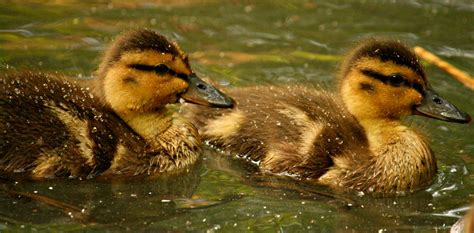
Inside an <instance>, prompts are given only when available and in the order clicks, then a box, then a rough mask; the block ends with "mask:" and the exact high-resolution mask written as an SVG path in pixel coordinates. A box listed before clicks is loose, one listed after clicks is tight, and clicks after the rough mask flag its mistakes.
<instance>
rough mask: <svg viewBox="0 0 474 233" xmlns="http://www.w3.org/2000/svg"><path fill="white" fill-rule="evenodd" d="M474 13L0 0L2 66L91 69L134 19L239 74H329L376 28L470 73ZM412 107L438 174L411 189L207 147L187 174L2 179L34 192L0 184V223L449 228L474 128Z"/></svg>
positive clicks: (464, 94)
mask: <svg viewBox="0 0 474 233" xmlns="http://www.w3.org/2000/svg"><path fill="white" fill-rule="evenodd" d="M32 2H37V3H32ZM53 2H54V3H53ZM473 22H474V3H473V2H472V1H471V0H452V1H449V0H431V1H428V0H418V1H408V0H407V1H395V0H392V1H368V0H366V1H329V0H325V1H296V0H294V1H238V0H235V1H218V0H215V1H213V0H209V1H194V0H179V1H150V2H145V1H143V2H135V1H133V0H130V1H126V2H122V1H112V3H90V1H88V2H87V3H83V2H82V1H81V2H79V1H78V2H74V1H5V0H3V1H0V68H2V69H4V68H5V67H7V66H12V67H15V68H18V69H33V70H42V71H51V72H55V71H58V72H61V73H67V74H69V75H73V76H82V77H87V76H90V75H91V73H92V72H93V70H94V69H95V67H96V66H97V64H98V61H99V60H98V59H99V56H100V53H101V51H103V50H104V48H105V46H106V45H107V43H108V42H109V41H110V40H111V39H112V38H113V37H114V36H116V35H117V34H119V33H120V32H121V31H122V30H124V29H127V28H130V27H138V26H140V27H149V28H152V29H155V30H157V31H159V32H161V33H163V34H165V35H166V36H168V37H170V38H173V39H174V40H176V41H178V42H179V44H180V45H181V46H182V47H183V49H184V50H185V51H187V52H188V53H189V55H190V57H191V63H192V66H193V68H194V69H195V70H196V72H197V73H198V74H200V75H201V76H207V77H211V78H212V79H214V80H217V81H219V82H221V83H224V84H226V83H228V84H229V85H231V86H243V85H255V84H265V83H281V82H288V83H293V82H309V83H314V84H317V83H323V85H324V86H331V85H332V84H331V80H332V78H333V74H334V72H335V69H336V67H337V62H338V61H339V60H340V54H341V53H343V51H344V50H345V49H346V48H348V47H350V45H351V44H352V43H353V42H354V41H356V40H358V39H360V38H364V37H369V36H390V37H396V38H399V39H401V40H403V41H405V42H407V43H408V44H410V45H421V46H423V47H425V48H427V49H429V50H431V51H433V52H435V53H436V54H438V55H440V56H441V57H443V58H444V59H446V60H447V61H449V62H450V63H452V64H454V65H456V66H457V67H459V68H461V69H464V70H466V71H467V72H469V73H471V74H474V43H473V42H474V23H473ZM427 73H428V75H429V79H430V81H431V83H432V85H433V86H434V88H435V89H436V90H437V91H438V92H439V93H440V94H442V95H443V96H445V97H446V98H447V99H450V100H451V101H452V102H453V103H455V104H456V105H457V106H458V107H460V108H461V109H464V110H466V111H467V112H468V113H470V114H471V115H474V107H473V106H474V92H473V91H470V90H469V89H467V88H465V87H463V86H462V85H461V84H459V83H457V82H456V81H454V80H453V79H452V78H451V77H450V76H448V75H446V74H445V73H443V72H441V71H439V70H438V69H437V68H435V67H433V66H428V67H427ZM408 121H409V122H413V124H415V125H417V126H418V127H419V128H421V129H422V130H423V131H425V132H426V134H428V135H429V138H430V140H431V144H432V148H433V150H434V151H435V152H436V155H437V158H438V166H439V174H438V176H437V178H436V179H435V181H434V183H433V184H432V185H431V186H430V187H429V188H428V189H426V190H424V191H420V192H417V193H414V194H412V195H409V196H407V197H399V198H370V197H358V196H350V195H349V196H345V197H340V198H334V197H324V196H322V195H319V194H318V192H324V193H330V191H329V190H325V189H324V188H323V187H304V186H300V185H295V184H294V182H291V181H285V180H284V181H278V182H277V181H274V178H270V177H259V176H258V175H256V174H254V173H252V172H251V171H249V170H250V169H246V168H244V167H245V166H243V164H241V163H240V162H239V161H232V160H229V159H225V158H223V157H221V156H220V155H219V154H216V153H215V152H212V151H208V152H206V153H205V155H204V159H203V161H202V163H200V164H198V165H197V166H196V167H195V168H193V169H192V170H191V171H190V172H189V174H188V175H186V176H181V177H168V178H163V179H160V180H131V181H120V182H119V181H115V182H98V181H93V180H87V181H79V180H68V181H64V180H53V181H48V182H36V183H35V182H24V181H21V182H16V183H12V182H7V183H6V184H2V185H3V187H7V188H8V189H9V190H13V191H14V192H23V193H29V194H35V195H36V196H35V197H36V199H30V198H26V197H24V196H25V195H23V198H18V197H17V196H18V195H15V194H14V193H12V192H10V193H9V194H7V193H5V192H0V231H50V230H53V231H91V232H103V231H107V230H110V231H125V230H130V231H151V232H165V231H178V232H181V231H209V232H219V231H222V232H228V231H256V232H261V231H263V232H276V231H280V232H301V231H312V232H348V231H351V230H352V231H353V232H374V231H379V230H387V231H389V232H393V231H402V232H405V231H408V232H411V231H414V232H435V231H438V232H446V231H448V229H449V227H450V225H451V224H453V223H454V222H455V221H456V220H457V218H458V217H459V215H461V214H462V211H459V209H460V208H462V207H464V206H467V205H468V203H469V202H470V199H472V198H473V195H474V194H473V190H474V128H473V126H472V125H457V124H449V123H445V122H440V121H434V120H426V119H421V118H419V117H412V118H410V119H408ZM0 143H1V142H0ZM268 184H273V186H277V187H269V185H268ZM295 190H298V191H295ZM17 194H18V193H17ZM38 196H40V197H44V198H49V199H47V200H44V199H41V200H38V198H37V197H38ZM47 203H49V204H47Z"/></svg>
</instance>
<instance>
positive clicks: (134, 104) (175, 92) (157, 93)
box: [96, 29, 233, 114]
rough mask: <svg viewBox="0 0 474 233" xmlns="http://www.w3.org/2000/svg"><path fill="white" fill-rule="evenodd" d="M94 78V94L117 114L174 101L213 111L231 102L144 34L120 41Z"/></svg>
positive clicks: (157, 38)
mask: <svg viewBox="0 0 474 233" xmlns="http://www.w3.org/2000/svg"><path fill="white" fill-rule="evenodd" d="M97 76H98V77H97V81H98V82H99V83H97V85H96V86H97V91H96V92H97V93H98V95H99V96H100V97H101V98H103V99H104V100H105V102H106V103H107V104H109V105H110V106H111V107H112V109H114V110H115V111H116V112H118V113H121V114H129V113H143V112H150V111H156V110H157V109H160V108H162V107H163V106H164V105H166V104H169V103H175V102H177V101H178V100H179V98H183V99H184V100H185V101H188V102H192V103H196V104H201V105H208V106H213V107H232V105H233V100H232V99H231V98H230V97H228V96H226V95H225V94H223V93H222V92H220V91H219V90H218V89H216V88H215V87H213V86H212V85H210V84H208V83H206V82H204V81H203V80H201V79H200V78H198V77H197V76H196V74H195V73H194V72H193V71H192V69H191V67H190V65H189V62H188V57H187V56H186V55H185V53H184V52H183V50H181V48H180V47H179V46H178V45H177V44H176V43H174V42H170V41H168V40H167V39H166V38H165V37H164V36H162V35H160V34H158V33H156V32H154V31H151V30H148V29H140V30H131V31H128V32H125V33H124V34H122V35H121V36H119V37H118V38H117V39H116V40H115V42H113V43H112V45H111V46H110V47H109V49H108V50H107V51H106V53H105V55H104V58H103V60H102V63H101V65H100V66H99V70H98V71H97Z"/></svg>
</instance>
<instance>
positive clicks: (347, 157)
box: [182, 39, 470, 194]
mask: <svg viewBox="0 0 474 233" xmlns="http://www.w3.org/2000/svg"><path fill="white" fill-rule="evenodd" d="M339 76H340V77H339V83H340V86H339V92H338V93H331V92H327V91H324V90H320V89H317V88H310V87H305V86H301V85H300V86H257V87H246V88H235V89H230V90H228V94H229V95H231V96H232V97H233V98H234V100H235V101H236V107H235V108H234V109H232V110H224V109H222V110H212V109H209V108H196V107H194V106H191V105H185V106H183V110H182V111H183V112H184V115H185V116H187V117H188V118H189V119H192V121H193V123H194V124H195V125H196V126H197V127H198V128H199V131H200V133H201V136H202V137H203V139H204V140H208V141H209V143H210V144H211V145H214V146H216V147H217V148H219V149H222V150H224V151H226V152H228V153H230V154H238V155H239V156H241V157H245V158H247V159H248V160H251V161H253V162H255V163H257V164H258V165H259V167H260V169H261V170H262V171H265V172H269V173H273V174H287V175H293V176H296V177H298V178H300V179H304V180H309V181H316V182H317V183H319V184H324V185H328V186H330V187H333V188H335V189H339V190H346V191H350V190H353V191H362V192H374V193H381V194H390V193H391V194H394V193H399V192H405V191H413V190H416V189H418V188H420V187H422V186H424V185H426V184H428V183H430V181H431V180H432V179H433V176H434V175H435V173H436V170H437V167H436V160H435V157H434V155H433V152H432V151H431V149H430V147H429V145H428V142H427V141H426V139H425V138H424V136H423V135H422V134H420V133H419V132H416V131H415V130H413V129H411V128H410V127H408V126H405V125H403V124H402V122H401V121H400V118H401V117H404V116H408V115H414V114H416V115H422V116H427V117H432V118H436V119H440V120H444V121H452V122H458V123H466V122H469V121H470V117H469V115H467V114H466V113H464V112H462V111H460V110H459V109H457V108H456V107H455V106H454V105H452V104H450V103H449V102H448V101H447V100H445V99H443V98H442V97H440V96H439V95H438V94H436V93H435V92H434V91H433V90H432V89H431V88H430V87H429V85H428V81H427V79H426V76H425V73H424V71H423V68H422V66H421V64H420V62H419V60H418V59H417V57H416V56H415V55H414V53H413V52H412V51H411V50H410V49H408V48H407V47H405V46H404V45H402V44H401V43H399V42H397V41H393V40H387V39H370V40H367V41H365V42H362V43H361V44H359V45H358V46H356V47H355V48H354V49H353V50H352V51H351V52H350V53H349V54H348V55H347V57H346V59H345V61H344V63H343V64H342V66H341V69H340V75H339Z"/></svg>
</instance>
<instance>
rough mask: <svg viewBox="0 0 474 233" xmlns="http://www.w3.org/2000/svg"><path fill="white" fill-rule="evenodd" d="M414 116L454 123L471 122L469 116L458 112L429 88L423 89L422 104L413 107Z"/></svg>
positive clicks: (452, 105)
mask: <svg viewBox="0 0 474 233" xmlns="http://www.w3.org/2000/svg"><path fill="white" fill-rule="evenodd" d="M415 114H418V115H422V116H426V117H431V118H434V119H438V120H442V121H449V122H456V123H469V122H470V121H471V116H469V114H467V113H465V112H463V111H461V110H459V109H458V108H457V107H456V106H454V104H451V103H449V102H448V101H447V100H446V99H444V98H442V97H441V96H439V95H438V94H437V93H436V92H435V91H433V90H432V89H430V88H427V89H425V91H424V99H423V102H422V103H421V104H420V105H419V106H417V107H415Z"/></svg>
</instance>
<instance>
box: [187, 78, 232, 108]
mask: <svg viewBox="0 0 474 233" xmlns="http://www.w3.org/2000/svg"><path fill="white" fill-rule="evenodd" d="M186 81H188V83H189V87H188V89H187V90H186V92H184V93H183V94H181V98H183V99H184V100H186V101H188V102H190V103H195V104H199V105H205V106H210V107H217V108H232V107H233V106H234V100H233V99H232V98H230V97H229V96H227V95H226V94H224V93H222V92H221V91H219V90H218V89H217V88H215V87H214V86H212V85H211V84H209V83H206V82H204V81H203V80H202V79H200V78H199V77H198V76H196V75H195V74H191V75H188V76H187V78H186Z"/></svg>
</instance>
